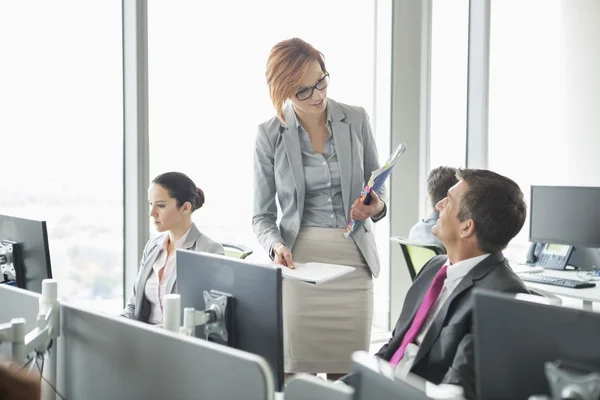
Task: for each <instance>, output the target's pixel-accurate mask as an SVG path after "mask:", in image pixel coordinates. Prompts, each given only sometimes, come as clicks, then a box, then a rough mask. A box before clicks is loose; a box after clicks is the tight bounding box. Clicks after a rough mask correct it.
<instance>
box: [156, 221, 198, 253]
mask: <svg viewBox="0 0 600 400" xmlns="http://www.w3.org/2000/svg"><path fill="white" fill-rule="evenodd" d="M191 230H192V227H191V226H190V228H189V229H188V230H187V232H186V233H184V234H183V235H182V236H181V237H180V238H179V239H177V241H176V242H175V248H176V249H180V248H182V247H183V243H184V242H185V239H187V237H188V235H189V234H190V231H191ZM168 245H169V234H168V233H167V234H166V235H165V238H164V239H163V242H162V248H163V250H165V251H166V250H167V246H168Z"/></svg>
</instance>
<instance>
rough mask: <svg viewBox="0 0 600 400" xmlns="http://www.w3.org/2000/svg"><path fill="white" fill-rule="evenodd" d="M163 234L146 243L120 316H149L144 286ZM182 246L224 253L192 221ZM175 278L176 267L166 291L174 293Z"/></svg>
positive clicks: (160, 250) (145, 319) (221, 248)
mask: <svg viewBox="0 0 600 400" xmlns="http://www.w3.org/2000/svg"><path fill="white" fill-rule="evenodd" d="M165 235H167V234H164V235H158V236H156V237H154V238H152V239H150V240H149V241H148V243H146V247H145V248H144V252H143V253H142V261H141V262H140V268H139V270H138V276H137V278H136V280H135V283H134V284H133V295H132V296H131V298H130V299H129V303H128V304H127V305H126V306H125V309H124V310H123V312H121V316H123V317H127V318H132V319H135V320H138V321H142V322H148V319H149V318H150V302H149V301H148V299H147V298H146V296H145V294H144V289H145V288H146V282H147V281H148V278H149V277H150V274H151V273H152V266H153V265H154V263H155V262H156V259H157V258H158V257H159V256H160V254H161V253H162V251H163V248H162V242H163V240H164V239H165ZM182 248H183V249H186V250H193V251H204V252H207V253H215V254H225V252H224V251H223V246H221V245H220V244H219V243H217V242H214V241H213V240H211V239H210V238H209V237H208V236H206V235H203V234H202V233H201V232H200V231H199V230H198V227H196V224H194V223H192V227H191V228H190V233H188V236H187V238H186V239H185V242H184V243H183V247H182ZM176 280H177V269H175V271H173V274H171V276H170V277H169V280H168V281H167V293H175V292H176V291H177V288H176V285H175V283H176Z"/></svg>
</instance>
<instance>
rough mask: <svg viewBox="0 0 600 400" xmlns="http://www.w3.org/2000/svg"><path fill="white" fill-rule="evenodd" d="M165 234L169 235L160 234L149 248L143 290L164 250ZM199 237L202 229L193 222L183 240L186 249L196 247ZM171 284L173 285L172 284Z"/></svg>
mask: <svg viewBox="0 0 600 400" xmlns="http://www.w3.org/2000/svg"><path fill="white" fill-rule="evenodd" d="M165 235H168V233H166V234H163V235H159V236H157V237H156V238H154V239H153V243H152V246H151V247H150V248H149V249H148V256H147V259H146V262H145V265H144V271H143V276H142V278H143V279H141V280H140V283H142V282H143V286H142V288H141V290H143V287H144V286H145V285H146V281H148V278H149V277H150V274H151V273H152V269H153V266H154V263H155V262H156V260H157V259H158V257H159V256H160V254H161V253H162V250H163V248H162V242H163V240H164V238H165ZM199 237H200V230H199V229H198V227H197V226H196V224H194V223H193V222H192V227H191V228H190V232H189V233H188V235H187V237H186V239H185V241H184V242H183V246H182V248H183V249H186V250H190V249H191V248H193V247H194V244H195V243H196V240H198V238H199ZM170 286H172V284H170ZM167 293H171V291H170V290H168V291H167Z"/></svg>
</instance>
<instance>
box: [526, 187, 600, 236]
mask: <svg viewBox="0 0 600 400" xmlns="http://www.w3.org/2000/svg"><path fill="white" fill-rule="evenodd" d="M529 213H530V220H529V224H530V225H529V228H530V229H529V240H530V241H531V242H541V243H555V244H566V245H570V246H579V247H594V248H595V247H600V187H575V186H573V187H569V186H532V187H531V205H530V208H529Z"/></svg>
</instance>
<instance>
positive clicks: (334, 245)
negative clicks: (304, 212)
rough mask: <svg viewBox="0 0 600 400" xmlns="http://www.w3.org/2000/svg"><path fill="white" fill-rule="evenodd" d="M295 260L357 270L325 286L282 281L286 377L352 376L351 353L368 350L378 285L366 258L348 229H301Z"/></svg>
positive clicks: (294, 253) (294, 252)
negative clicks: (309, 374)
mask: <svg viewBox="0 0 600 400" xmlns="http://www.w3.org/2000/svg"><path fill="white" fill-rule="evenodd" d="M292 257H293V260H294V262H300V263H305V262H309V261H314V262H322V263H330V264H342V265H350V266H353V267H356V270H355V271H354V272H352V273H350V274H348V275H345V276H344V277H342V278H339V279H336V280H333V281H331V282H327V283H323V284H320V285H314V284H310V283H304V282H298V281H292V280H287V279H284V280H283V347H284V365H285V372H286V373H298V372H307V373H323V372H325V373H332V374H341V373H347V372H350V369H351V355H352V353H353V352H354V351H358V350H365V351H366V350H368V349H369V342H370V337H371V323H372V320H373V280H372V277H371V271H370V270H369V267H368V266H367V264H366V262H365V259H364V257H363V256H362V254H361V253H360V250H358V247H357V246H356V244H355V243H354V240H352V239H347V238H345V237H344V229H333V228H313V227H307V228H301V229H300V232H299V234H298V237H297V239H296V242H295V244H294V248H293V251H292Z"/></svg>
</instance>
